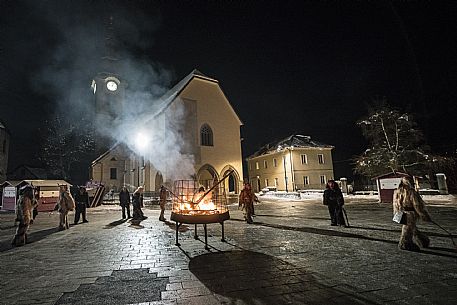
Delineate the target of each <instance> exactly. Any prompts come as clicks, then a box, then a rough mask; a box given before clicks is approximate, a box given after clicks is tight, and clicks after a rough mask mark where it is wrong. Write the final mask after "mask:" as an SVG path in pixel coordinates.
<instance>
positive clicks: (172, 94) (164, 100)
mask: <svg viewBox="0 0 457 305" xmlns="http://www.w3.org/2000/svg"><path fill="white" fill-rule="evenodd" d="M194 78H199V79H204V80H207V81H210V82H214V83H216V84H219V81H218V80H216V79H214V78H211V77H209V76H207V75H205V74H203V73H202V72H201V71H199V70H198V69H194V70H192V72H190V73H189V74H188V75H187V76H186V77H184V78H183V79H182V80H181V81H180V82H178V83H177V84H176V85H175V86H174V87H173V88H171V89H170V90H168V91H167V92H166V93H165V94H164V95H162V97H161V98H160V99H159V102H160V103H161V105H160V106H159V109H160V110H159V112H158V113H161V112H162V111H164V110H165V109H166V108H167V107H168V106H169V105H170V104H171V103H172V102H173V101H174V100H175V98H176V97H177V96H178V95H179V94H180V93H181V92H182V91H183V90H184V89H185V88H186V87H187V85H188V84H189V83H190V82H191V81H192V80H193V79H194ZM221 90H222V89H221ZM224 96H225V94H224ZM226 100H227V102H228V99H226ZM228 105H229V107H230V109H231V110H232V112H233V114H234V115H235V116H236V118H237V119H238V121H239V122H240V124H243V123H242V122H241V120H240V118H239V117H238V115H237V113H236V112H235V110H234V109H233V107H232V105H231V104H230V102H228ZM158 113H157V114H158Z"/></svg>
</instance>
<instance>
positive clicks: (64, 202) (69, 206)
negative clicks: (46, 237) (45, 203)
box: [54, 185, 75, 231]
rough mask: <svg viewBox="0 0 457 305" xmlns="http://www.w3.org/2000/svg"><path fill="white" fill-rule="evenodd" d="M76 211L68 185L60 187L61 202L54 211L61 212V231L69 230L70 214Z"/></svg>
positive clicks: (59, 201)
mask: <svg viewBox="0 0 457 305" xmlns="http://www.w3.org/2000/svg"><path fill="white" fill-rule="evenodd" d="M74 209H75V200H74V199H73V196H71V194H70V191H69V190H68V187H67V186H66V185H61V186H60V187H59V200H58V201H57V204H56V206H55V208H54V211H56V210H57V211H58V212H59V231H62V230H65V229H69V228H70V226H69V224H68V219H67V216H68V212H70V211H73V210H74Z"/></svg>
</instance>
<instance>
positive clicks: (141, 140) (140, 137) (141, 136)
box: [135, 132, 149, 152]
mask: <svg viewBox="0 0 457 305" xmlns="http://www.w3.org/2000/svg"><path fill="white" fill-rule="evenodd" d="M148 141H149V138H148V137H147V136H146V134H145V133H143V132H138V133H137V134H136V137H135V146H136V148H137V149H138V150H139V151H141V152H144V151H145V150H146V148H147V147H148Z"/></svg>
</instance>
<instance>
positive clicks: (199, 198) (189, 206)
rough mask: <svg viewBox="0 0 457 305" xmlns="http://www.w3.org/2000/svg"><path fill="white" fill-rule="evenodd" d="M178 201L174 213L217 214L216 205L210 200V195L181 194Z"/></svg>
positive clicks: (198, 193) (202, 193)
mask: <svg viewBox="0 0 457 305" xmlns="http://www.w3.org/2000/svg"><path fill="white" fill-rule="evenodd" d="M179 197H180V199H181V200H180V201H179V203H178V204H177V205H175V210H176V212H178V213H180V214H188V215H212V214H218V213H219V211H218V210H217V207H216V204H215V203H214V202H213V200H212V194H211V193H208V194H206V195H205V192H197V193H195V194H181V195H180V196H179Z"/></svg>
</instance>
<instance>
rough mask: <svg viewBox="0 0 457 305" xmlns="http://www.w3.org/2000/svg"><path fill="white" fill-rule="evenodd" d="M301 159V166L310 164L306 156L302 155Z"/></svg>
mask: <svg viewBox="0 0 457 305" xmlns="http://www.w3.org/2000/svg"><path fill="white" fill-rule="evenodd" d="M300 158H301V164H308V157H307V156H306V155H305V154H303V155H300Z"/></svg>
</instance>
